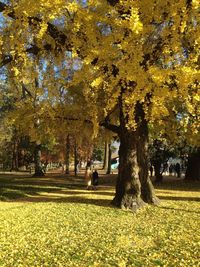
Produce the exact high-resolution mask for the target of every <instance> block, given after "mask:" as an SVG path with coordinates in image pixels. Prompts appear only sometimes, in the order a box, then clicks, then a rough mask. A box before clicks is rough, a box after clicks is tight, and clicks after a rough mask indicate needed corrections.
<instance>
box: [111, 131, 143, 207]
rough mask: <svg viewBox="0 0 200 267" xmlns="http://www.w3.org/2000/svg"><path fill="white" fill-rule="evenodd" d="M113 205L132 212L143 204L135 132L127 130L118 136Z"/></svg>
mask: <svg viewBox="0 0 200 267" xmlns="http://www.w3.org/2000/svg"><path fill="white" fill-rule="evenodd" d="M113 204H114V205H116V206H118V207H120V208H125V209H130V210H133V211H136V210H137V209H139V208H140V207H142V206H144V204H145V203H144V201H143V200H142V198H141V183H140V179H139V166H138V161H137V146H136V132H134V131H130V130H127V129H124V131H122V132H121V134H120V147H119V174H118V179H117V184H116V193H115V198H114V199H113Z"/></svg>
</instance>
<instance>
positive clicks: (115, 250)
mask: <svg viewBox="0 0 200 267" xmlns="http://www.w3.org/2000/svg"><path fill="white" fill-rule="evenodd" d="M52 187H54V186H51V188H48V186H47V187H46V189H47V190H45V187H43V186H38V188H35V187H33V191H34V194H30V193H31V188H29V195H28V196H25V195H24V196H23V198H22V201H21V200H19V199H18V202H16V201H13V202H5V201H4V202H0V218H1V224H0V266H4V267H7V266H9V267H15V266H17V267H18V266H23V267H26V266H27V267H29V266H81V267H82V266H83V267H84V266H102V267H104V266H121V267H122V266H124V267H125V266H136V267H139V266H141V267H146V266H147V267H148V266H149V267H154V266H168V267H171V266H177V267H179V266H183V267H188V266H195V267H197V266H200V265H199V254H198V253H199V248H200V238H199V237H200V229H199V217H200V216H199V215H200V205H199V203H200V202H199V201H198V198H199V192H198V190H197V188H198V185H196V187H194V188H193V190H192V192H190V191H188V189H187V187H185V190H184V186H183V187H182V188H181V190H180V189H178V188H177V190H175V189H174V188H173V189H169V188H166V189H165V188H164V186H163V187H162V188H161V187H159V188H158V189H157V190H156V191H157V194H158V195H159V196H160V198H161V199H162V202H161V205H160V206H158V207H154V206H150V205H147V206H146V207H145V208H143V209H141V210H139V211H138V212H137V213H136V214H133V213H131V212H124V211H123V210H120V209H116V208H114V207H112V206H111V204H110V201H111V200H112V198H113V195H114V188H113V187H110V188H103V187H102V188H101V187H100V188H99V189H98V190H91V191H89V190H85V189H84V188H68V187H67V186H65V187H58V186H57V185H56V184H55V187H54V188H52ZM36 189H38V191H37V190H36ZM49 189H51V190H49ZM53 189H54V190H53ZM174 197H175V198H174ZM20 199H21V198H20ZM32 199H34V202H31V200H32ZM195 199H196V200H195ZM10 201H11V199H10ZM41 201H44V202H41Z"/></svg>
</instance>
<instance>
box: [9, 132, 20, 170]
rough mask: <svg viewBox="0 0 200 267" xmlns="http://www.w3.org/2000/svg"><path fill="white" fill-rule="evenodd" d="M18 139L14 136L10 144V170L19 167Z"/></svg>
mask: <svg viewBox="0 0 200 267" xmlns="http://www.w3.org/2000/svg"><path fill="white" fill-rule="evenodd" d="M18 156H19V154H18V139H17V138H16V137H14V140H13V145H12V167H11V169H12V170H15V171H17V170H18V169H19V158H18Z"/></svg>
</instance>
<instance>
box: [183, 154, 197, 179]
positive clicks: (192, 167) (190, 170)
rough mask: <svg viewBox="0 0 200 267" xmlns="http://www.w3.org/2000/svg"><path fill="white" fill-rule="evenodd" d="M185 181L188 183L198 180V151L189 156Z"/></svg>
mask: <svg viewBox="0 0 200 267" xmlns="http://www.w3.org/2000/svg"><path fill="white" fill-rule="evenodd" d="M185 179H186V180H188V181H195V180H200V151H198V152H197V153H194V154H192V155H190V156H189V158H188V163H187V169H186V173H185Z"/></svg>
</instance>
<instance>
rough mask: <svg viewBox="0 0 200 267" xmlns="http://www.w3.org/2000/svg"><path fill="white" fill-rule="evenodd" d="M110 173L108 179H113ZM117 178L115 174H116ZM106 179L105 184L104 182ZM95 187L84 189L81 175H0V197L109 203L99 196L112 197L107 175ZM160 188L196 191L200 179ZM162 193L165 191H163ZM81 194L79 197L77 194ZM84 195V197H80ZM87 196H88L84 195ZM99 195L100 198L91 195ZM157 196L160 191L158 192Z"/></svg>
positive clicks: (186, 198) (174, 198) (175, 198)
mask: <svg viewBox="0 0 200 267" xmlns="http://www.w3.org/2000/svg"><path fill="white" fill-rule="evenodd" d="M113 177H114V176H113V175H112V177H111V179H113ZM115 178H116V177H115ZM106 181H108V183H106ZM100 184H101V185H100V186H99V187H98V190H94V191H93V190H90V191H86V190H85V183H84V177H83V176H79V177H71V176H46V177H41V178H36V177H31V176H30V175H22V176H20V175H14V174H0V200H3V201H27V202H68V203H83V204H94V205H98V206H111V204H110V200H107V199H102V197H104V196H105V197H106V196H110V197H113V196H114V193H113V189H114V183H113V184H111V183H110V181H109V176H104V179H101V178H100ZM155 187H156V188H157V189H162V190H170V191H171V190H174V191H175V190H178V191H195V192H196V191H197V192H198V191H199V187H200V182H194V183H188V182H185V181H184V180H175V181H173V180H171V179H168V180H166V181H165V180H164V182H163V183H162V184H159V185H156V186H155ZM164 194H165V192H164ZM79 195H80V196H79ZM81 195H83V196H81ZM85 195H89V198H85V197H84V196H85ZM95 195H96V196H99V199H98V198H97V199H96V198H93V196H95ZM158 196H159V193H158ZM159 198H160V199H164V200H172V201H197V202H199V201H200V198H198V197H192V196H191V197H189V196H181V195H180V196H173V195H172V196H171V195H167V193H166V194H165V195H164V196H163V195H162V196H159Z"/></svg>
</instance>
